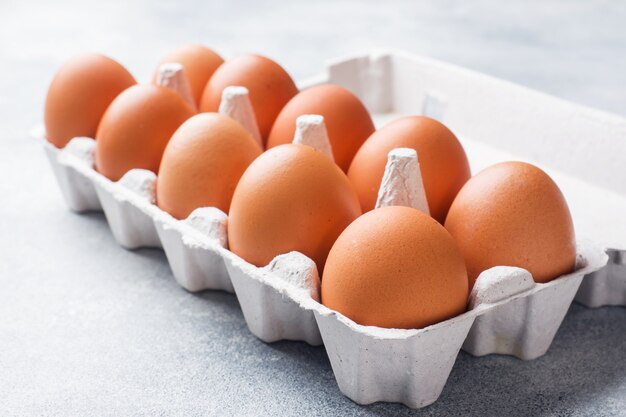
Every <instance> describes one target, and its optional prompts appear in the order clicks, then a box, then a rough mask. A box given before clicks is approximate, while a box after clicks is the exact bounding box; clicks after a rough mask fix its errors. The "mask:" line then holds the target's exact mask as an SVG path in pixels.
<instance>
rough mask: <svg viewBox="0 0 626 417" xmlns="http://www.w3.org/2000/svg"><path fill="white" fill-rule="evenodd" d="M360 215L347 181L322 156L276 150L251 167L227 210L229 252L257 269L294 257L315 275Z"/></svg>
mask: <svg viewBox="0 0 626 417" xmlns="http://www.w3.org/2000/svg"><path fill="white" fill-rule="evenodd" d="M360 214H361V209H360V207H359V201H358V198H357V196H356V193H355V192H354V190H353V189H352V186H351V184H350V181H349V180H348V178H347V177H346V175H345V174H344V173H343V171H341V169H340V168H339V167H338V166H337V165H336V164H334V163H333V162H332V161H331V160H330V159H329V158H328V157H327V156H326V155H324V154H323V153H321V152H319V151H317V150H315V149H313V148H311V147H309V146H306V145H295V144H287V145H280V146H277V147H275V148H272V149H269V150H267V151H265V152H264V153H263V154H262V155H261V156H260V157H258V158H257V159H256V160H255V161H254V162H252V164H251V165H250V166H249V167H248V169H247V170H246V171H245V172H244V174H243V176H242V177H241V179H240V180H239V184H237V188H235V193H234V195H233V199H232V202H231V205H230V213H229V219H228V242H229V247H230V249H231V250H232V251H233V252H234V253H235V254H237V255H239V256H240V257H242V258H243V259H245V260H246V261H248V262H250V263H252V264H254V265H257V266H264V265H267V264H268V263H269V262H270V261H271V260H272V259H273V258H274V257H276V256H277V255H280V254H284V253H288V252H290V251H298V252H301V253H303V254H304V255H306V256H308V257H309V258H311V259H313V261H315V263H316V265H317V268H318V270H319V271H320V272H321V271H322V270H323V268H324V262H325V261H326V256H327V255H328V251H329V250H330V247H331V246H332V244H333V242H334V241H335V239H336V238H337V236H339V234H340V233H341V232H342V231H343V229H344V228H345V227H346V226H347V225H348V224H350V222H352V220H354V219H355V218H356V217H358V216H359V215H360Z"/></svg>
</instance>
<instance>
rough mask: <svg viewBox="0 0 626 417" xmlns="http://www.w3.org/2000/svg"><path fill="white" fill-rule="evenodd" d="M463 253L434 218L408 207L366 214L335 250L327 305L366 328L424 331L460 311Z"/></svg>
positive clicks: (327, 274)
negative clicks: (424, 328)
mask: <svg viewBox="0 0 626 417" xmlns="http://www.w3.org/2000/svg"><path fill="white" fill-rule="evenodd" d="M468 296H469V285H468V279H467V271H466V269H465V263H464V261H463V256H462V255H461V252H460V250H459V248H458V247H457V245H456V243H455V242H454V239H452V236H450V234H449V233H448V232H447V231H446V229H445V228H444V227H443V226H442V225H441V224H439V223H438V222H437V221H436V220H434V219H433V218H432V217H430V216H428V215H426V214H424V213H422V212H420V211H419V210H416V209H413V208H410V207H401V206H389V207H384V208H380V209H376V210H373V211H370V212H368V213H365V214H364V215H362V216H361V217H359V218H358V219H356V220H355V221H354V222H353V223H352V224H350V226H348V227H347V228H346V230H344V231H343V233H342V234H341V235H340V236H339V238H338V239H337V241H336V242H335V244H334V245H333V247H332V249H331V251H330V253H329V255H328V260H327V261H326V269H325V270H324V275H323V276H322V303H323V304H324V305H325V306H327V307H328V308H330V309H332V310H335V311H338V312H340V313H342V314H343V315H344V316H346V317H348V318H350V319H352V320H354V321H355V322H356V323H359V324H361V325H365V326H378V327H386V328H401V329H413V328H422V327H425V326H428V325H431V324H434V323H437V322H440V321H443V320H446V319H448V318H451V317H454V316H456V315H459V314H461V313H463V312H464V311H465V309H466V305H467V299H468Z"/></svg>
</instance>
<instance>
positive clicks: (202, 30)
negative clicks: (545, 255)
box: [0, 0, 626, 416]
mask: <svg viewBox="0 0 626 417" xmlns="http://www.w3.org/2000/svg"><path fill="white" fill-rule="evenodd" d="M502 3H503V2H495V1H494V2H485V1H478V2H471V3H470V2H460V1H459V2H451V1H434V0H433V1H426V2H394V1H385V2H380V1H376V2H363V1H360V2H356V1H353V2H331V1H327V2H319V1H312V0H311V1H309V2H307V3H304V2H285V3H280V2H263V4H261V2H253V1H249V2H239V1H220V2H208V1H191V2H185V3H183V2H180V3H179V2H176V1H174V0H170V1H139V2H131V1H125V2H108V1H103V0H99V1H75V2H72V1H58V2H46V3H44V2H42V3H40V4H36V3H32V2H26V1H17V0H16V1H13V0H2V1H0V415H3V416H12V415H25V416H26V415H28V416H32V415H98V416H101V415H299V416H302V415H483V416H485V415H493V416H496V415H520V416H521V415H581V416H583V415H602V416H609V415H626V309H624V308H601V309H595V310H589V309H585V308H583V307H581V306H579V305H573V306H572V308H571V310H570V312H569V314H568V316H567V317H566V319H565V322H564V323H563V326H562V328H561V329H560V331H559V333H558V334H557V337H556V339H555V341H554V344H553V345H552V347H551V349H550V351H549V352H548V354H547V355H546V356H544V357H542V358H541V359H538V360H535V361H531V362H522V361H519V360H516V359H513V358H509V357H505V356H490V357H484V358H472V357H470V356H469V355H467V354H465V353H461V354H460V356H459V358H458V360H457V362H456V365H455V367H454V369H453V371H452V374H451V375H450V379H449V381H448V384H447V385H446V387H445V389H444V392H443V394H442V396H441V398H440V399H439V401H438V402H437V403H435V404H434V405H432V406H430V407H428V408H426V409H422V410H418V411H413V410H409V409H407V408H405V407H403V406H400V405H391V404H376V405H373V406H367V407H362V406H358V405H356V404H354V403H352V402H351V401H350V400H348V399H347V398H345V397H343V396H342V395H341V394H340V392H339V390H338V388H337V385H336V383H335V380H334V377H333V375H332V371H331V369H330V365H329V362H328V360H327V358H326V354H325V352H324V349H323V348H312V347H310V346H307V345H305V344H303V343H292V342H285V343H275V344H271V345H268V344H264V343H262V342H260V341H258V340H256V339H255V338H254V337H253V336H252V335H251V334H250V333H249V332H248V331H247V329H246V326H245V322H244V320H243V317H242V314H241V311H240V310H239V307H238V304H237V300H236V299H235V297H234V296H232V295H228V294H225V293H220V292H207V293H203V294H189V293H187V292H185V291H184V290H183V289H181V288H180V287H178V286H177V285H176V283H175V282H174V280H173V278H172V275H171V272H170V270H169V268H168V266H167V263H166V260H165V257H164V255H163V253H162V252H161V251H158V250H138V251H134V252H130V251H126V250H124V249H121V248H120V247H118V246H117V244H116V243H115V242H114V240H113V238H112V236H111V233H110V231H109V230H108V227H107V225H106V221H105V219H104V217H103V216H102V215H101V214H88V215H76V214H72V213H71V212H69V211H68V210H67V208H66V207H65V205H64V203H63V201H62V199H61V195H60V193H59V191H58V189H57V186H56V184H55V181H54V179H53V177H52V173H51V170H50V168H49V167H48V166H47V162H46V161H45V159H44V156H43V151H42V150H41V148H40V146H39V144H38V143H36V142H35V141H34V140H32V139H30V138H29V137H28V133H27V132H28V130H29V128H30V127H31V126H33V125H35V124H37V123H40V122H41V117H42V112H41V109H42V103H43V99H44V96H45V92H46V87H47V84H48V83H49V81H50V79H51V77H52V75H53V73H54V71H55V69H56V67H57V66H58V65H59V64H60V63H61V62H63V61H64V60H65V59H67V58H68V57H69V56H71V55H73V54H75V53H77V52H81V51H99V52H103V53H106V54H109V55H111V56H113V57H115V58H117V59H118V60H120V61H121V62H123V63H124V64H125V65H126V66H127V67H128V68H129V69H130V70H131V71H132V72H133V73H134V74H135V75H136V76H137V77H138V78H141V79H146V78H147V77H148V75H149V74H150V72H151V71H152V69H153V67H154V65H155V64H156V62H157V61H158V60H159V58H160V56H161V55H163V54H164V53H165V52H167V51H168V50H170V49H172V48H173V47H175V46H177V45H179V44H181V43H185V42H203V43H205V44H207V45H209V46H211V47H213V48H215V49H216V50H217V51H219V52H220V53H222V54H223V55H224V56H225V57H231V56H235V55H237V54H240V53H244V52H250V51H254V52H258V53H262V54H266V55H268V56H270V57H273V58H274V59H276V60H278V61H279V62H281V63H282V64H283V65H284V66H285V67H286V68H287V69H288V70H289V71H290V72H291V73H292V75H293V76H294V77H295V78H297V79H302V78H303V77H306V76H308V75H312V74H315V73H316V72H318V71H319V70H320V69H321V68H322V63H323V61H324V60H325V59H328V58H333V57H336V56H340V55H345V54H350V53H353V52H364V51H367V50H369V49H371V48H376V47H394V48H399V49H405V50H408V51H412V52H416V53H421V54H425V55H429V56H432V57H435V58H440V59H443V60H446V61H449V62H452V63H456V64H461V65H464V66H467V67H470V68H473V69H477V70H480V71H483V72H486V73H489V74H492V75H496V76H499V77H502V78H506V79H509V80H512V81H515V82H518V83H521V84H524V85H527V86H530V87H533V88H537V89H540V90H543V91H546V92H549V93H552V94H555V95H557V96H560V97H563V98H567V99H571V100H573V101H576V102H579V103H583V104H587V105H590V106H594V107H598V108H601V109H605V110H608V111H612V112H615V113H618V114H621V115H626V29H625V28H626V24H625V23H624V22H626V2H622V1H619V0H611V1H580V0H577V1H544V2H527V1H514V2H508V3H506V5H504V4H502Z"/></svg>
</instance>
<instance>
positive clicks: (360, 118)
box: [267, 84, 375, 171]
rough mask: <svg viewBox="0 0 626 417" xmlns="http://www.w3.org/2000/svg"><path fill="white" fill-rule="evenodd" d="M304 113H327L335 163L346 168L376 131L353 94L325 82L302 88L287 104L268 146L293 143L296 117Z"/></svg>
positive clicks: (327, 124) (366, 112) (277, 120)
mask: <svg viewBox="0 0 626 417" xmlns="http://www.w3.org/2000/svg"><path fill="white" fill-rule="evenodd" d="M304 114H319V115H321V116H324V123H325V124H326V129H327V130H328V137H329V139H330V144H331V146H332V149H333V156H334V158H335V162H336V163H337V165H339V167H341V169H343V170H344V171H347V170H348V167H349V166H350V162H352V158H353V157H354V154H356V152H357V151H358V150H359V148H360V147H361V145H362V144H363V142H365V140H366V139H367V138H368V137H369V136H370V135H371V134H372V133H374V130H375V128H374V122H372V118H371V117H370V114H369V112H368V111H367V109H366V108H365V106H364V105H363V103H361V101H360V100H359V99H358V98H357V97H356V96H355V95H354V94H352V93H351V92H349V91H348V90H346V89H345V88H342V87H339V86H337V85H332V84H323V85H318V86H315V87H311V88H308V89H306V90H304V91H301V92H300V93H298V94H297V95H296V96H295V97H294V98H292V99H291V100H290V101H289V103H287V105H286V106H285V107H284V108H283V110H282V111H281V112H280V114H279V115H278V117H277V118H276V121H275V122H274V126H272V130H271V132H270V136H269V138H268V140H267V147H268V148H271V147H273V146H276V145H281V144H284V143H291V142H292V141H293V137H294V135H295V132H296V119H297V118H298V116H302V115H304Z"/></svg>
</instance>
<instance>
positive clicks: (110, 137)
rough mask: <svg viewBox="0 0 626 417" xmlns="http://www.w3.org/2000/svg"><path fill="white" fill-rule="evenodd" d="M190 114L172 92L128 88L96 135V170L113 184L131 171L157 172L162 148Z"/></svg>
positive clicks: (144, 86)
mask: <svg viewBox="0 0 626 417" xmlns="http://www.w3.org/2000/svg"><path fill="white" fill-rule="evenodd" d="M193 114H194V111H193V110H192V109H191V107H189V105H188V104H187V103H186V102H185V100H183V99H182V98H181V97H180V96H179V95H178V94H176V93H175V92H174V91H172V90H170V89H168V88H166V87H160V86H156V85H151V84H140V85H136V86H134V87H131V88H129V89H127V90H126V91H124V92H123V93H122V94H120V95H119V96H117V98H116V99H115V100H113V102H112V103H111V105H110V106H109V107H108V108H107V110H106V112H105V113H104V116H103V117H102V121H101V122H100V125H99V126H98V133H96V154H95V164H96V169H97V170H98V171H99V172H100V173H102V174H103V175H105V176H106V177H108V178H109V179H111V180H113V181H117V180H119V179H120V178H121V177H122V176H123V175H124V174H125V173H126V172H127V171H129V170H131V169H133V168H143V169H149V170H150V171H153V172H155V173H157V172H158V170H159V164H160V163H161V157H162V156H163V150H164V149H165V145H167V142H168V141H169V140H170V138H171V137H172V134H173V133H174V131H176V129H178V126H180V125H181V124H182V123H183V122H184V121H185V120H187V119H188V118H190V117H191V116H193Z"/></svg>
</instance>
